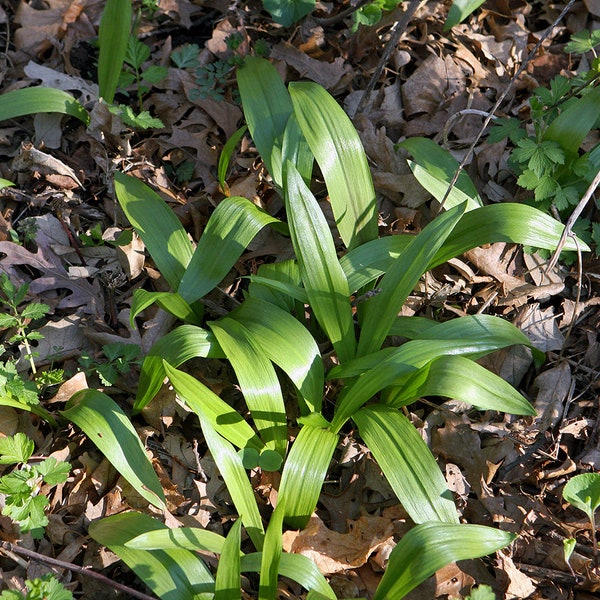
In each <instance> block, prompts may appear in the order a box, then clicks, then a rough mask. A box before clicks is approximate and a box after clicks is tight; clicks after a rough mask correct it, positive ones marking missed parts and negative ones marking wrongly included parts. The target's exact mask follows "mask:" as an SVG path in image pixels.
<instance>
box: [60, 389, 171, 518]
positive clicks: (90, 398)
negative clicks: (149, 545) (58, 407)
mask: <svg viewBox="0 0 600 600" xmlns="http://www.w3.org/2000/svg"><path fill="white" fill-rule="evenodd" d="M61 414H62V416H63V417H65V418H66V419H68V420H69V421H71V422H73V423H75V425H77V427H79V428H80V429H81V430H82V431H83V432H84V433H85V434H86V435H87V436H88V438H89V439H90V440H91V441H92V442H93V443H94V444H96V446H97V447H98V449H99V450H100V451H101V452H102V454H104V456H106V458H107V459H108V460H109V461H110V463H111V464H112V465H113V467H114V468H115V469H116V470H117V471H118V472H119V473H120V474H121V475H122V476H123V477H124V478H125V479H126V480H127V481H128V482H129V483H130V484H131V486H132V487H133V488H134V489H135V491H136V492H137V493H138V494H139V495H140V496H142V497H143V498H145V499H146V500H147V501H148V502H150V504H152V505H154V506H156V507H158V508H160V509H164V508H165V495H164V492H163V489H162V486H161V484H160V481H159V480H158V477H157V475H156V473H155V472H154V469H153V468H152V464H151V462H150V460H149V459H148V455H147V454H146V451H145V450H144V446H143V445H142V442H141V441H140V438H139V437H138V435H137V433H136V431H135V429H134V428H133V425H132V424H131V421H130V420H129V418H128V417H127V415H126V414H125V413H124V412H123V411H122V410H121V409H120V408H119V407H118V406H117V404H116V403H115V402H114V400H112V398H109V397H108V396H107V395H106V394H103V393H102V392H99V391H98V390H81V391H80V392H77V393H76V394H74V395H73V396H72V397H71V399H70V400H69V402H67V405H66V408H65V410H63V411H61Z"/></svg>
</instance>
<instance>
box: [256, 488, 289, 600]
mask: <svg viewBox="0 0 600 600" xmlns="http://www.w3.org/2000/svg"><path fill="white" fill-rule="evenodd" d="M283 516H284V499H283V498H282V497H281V496H280V495H279V496H278V500H277V506H276V508H275V510H274V511H273V514H272V515H271V518H270V519H269V526H268V527H267V531H266V533H265V543H264V547H263V549H262V560H261V563H260V580H259V583H258V600H276V598H277V575H278V574H279V561H280V559H281V554H282V546H283V543H282V528H283Z"/></svg>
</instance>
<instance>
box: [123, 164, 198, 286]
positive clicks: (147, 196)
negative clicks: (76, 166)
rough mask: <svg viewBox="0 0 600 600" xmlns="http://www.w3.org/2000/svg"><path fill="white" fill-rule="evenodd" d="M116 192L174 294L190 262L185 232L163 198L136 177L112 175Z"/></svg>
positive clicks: (130, 220) (190, 248)
mask: <svg viewBox="0 0 600 600" xmlns="http://www.w3.org/2000/svg"><path fill="white" fill-rule="evenodd" d="M115 192H116V194H117V198H118V200H119V204H120V205H121V208H122V209H123V212H124V213H125V215H126V216H127V219H128V220H129V222H130V223H131V224H132V225H133V227H134V228H135V230H136V231H137V232H138V234H139V236H140V237H141V238H142V241H143V242H144V244H145V245H146V248H147V249H148V252H149V253H150V255H151V256H152V258H153V259H154V262H155V264H156V266H157V268H158V270H159V271H160V272H161V274H162V276H163V277H164V278H165V279H166V280H167V283H168V284H169V285H170V286H171V288H173V289H174V290H177V288H178V287H179V282H180V281H181V278H182V277H183V274H184V273H185V270H186V268H187V266H188V263H189V262H190V260H191V259H192V244H191V243H190V240H189V239H188V236H187V233H186V232H185V229H184V228H183V226H182V225H181V223H180V222H179V219H178V218H177V217H176V216H175V213H174V212H173V211H172V210H171V209H170V208H169V207H168V206H167V205H166V203H165V202H164V201H163V200H162V198H161V197H160V196H159V195H158V194H157V193H156V192H155V191H153V190H151V189H150V188H149V187H148V186H147V185H146V184H144V183H143V182H141V181H140V180H139V179H137V178H136V177H130V176H128V175H124V174H123V173H119V172H116V173H115Z"/></svg>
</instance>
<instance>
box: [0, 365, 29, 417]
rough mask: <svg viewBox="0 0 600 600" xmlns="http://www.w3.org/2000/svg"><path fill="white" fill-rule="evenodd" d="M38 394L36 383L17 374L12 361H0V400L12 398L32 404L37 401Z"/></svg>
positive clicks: (22, 402)
mask: <svg viewBox="0 0 600 600" xmlns="http://www.w3.org/2000/svg"><path fill="white" fill-rule="evenodd" d="M38 394H39V390H38V387H37V385H36V384H35V383H34V382H33V381H29V380H26V379H23V378H22V377H21V376H20V375H19V373H18V372H17V367H16V365H15V363H14V361H11V360H9V361H6V362H4V363H3V362H0V401H2V400H12V401H15V402H19V403H21V404H25V405H29V406H34V405H36V404H38V403H39V395H38Z"/></svg>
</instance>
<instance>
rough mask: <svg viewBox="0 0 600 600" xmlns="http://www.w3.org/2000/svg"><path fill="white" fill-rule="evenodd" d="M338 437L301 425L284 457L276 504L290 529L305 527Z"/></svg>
mask: <svg viewBox="0 0 600 600" xmlns="http://www.w3.org/2000/svg"><path fill="white" fill-rule="evenodd" d="M337 443H338V436H337V435H336V434H335V433H332V432H331V431H329V430H327V429H320V428H317V427H311V426H310V425H305V426H304V427H302V429H301V430H300V432H299V433H298V436H297V437H296V439H295V441H294V444H293V445H292V448H291V450H290V452H289V454H288V457H287V460H286V461H285V466H284V468H283V473H282V475H281V483H280V485H279V495H278V498H279V501H280V502H285V522H286V523H287V524H288V525H289V526H290V527H293V528H294V529H302V528H304V527H306V524H307V523H308V520H309V519H310V516H311V515H312V513H313V511H314V510H315V507H316V505H317V500H318V499H319V494H320V493H321V487H322V486H323V481H324V480H325V475H326V474H327V469H328V468H329V463H330V461H331V457H332V456H333V451H334V450H335V448H336V446H337Z"/></svg>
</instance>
